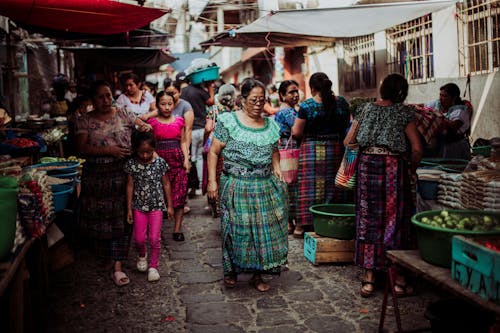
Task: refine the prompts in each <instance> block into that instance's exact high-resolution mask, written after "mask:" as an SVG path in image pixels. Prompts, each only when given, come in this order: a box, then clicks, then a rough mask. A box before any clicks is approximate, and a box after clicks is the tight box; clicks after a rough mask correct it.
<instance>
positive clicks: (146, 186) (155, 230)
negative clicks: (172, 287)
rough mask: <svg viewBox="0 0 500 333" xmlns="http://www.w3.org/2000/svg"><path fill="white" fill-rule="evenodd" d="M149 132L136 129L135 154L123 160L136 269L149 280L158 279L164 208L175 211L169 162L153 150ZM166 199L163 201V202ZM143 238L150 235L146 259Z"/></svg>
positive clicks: (144, 240)
mask: <svg viewBox="0 0 500 333" xmlns="http://www.w3.org/2000/svg"><path fill="white" fill-rule="evenodd" d="M155 146H156V145H155V139H154V136H153V134H152V133H148V132H137V133H135V135H134V137H133V141H132V149H133V151H134V157H133V158H131V159H130V160H128V161H127V163H126V164H125V172H126V173H127V174H128V180H127V217H128V222H129V223H133V224H134V240H135V246H136V249H137V253H138V254H139V258H138V259H137V269H138V270H139V271H141V272H145V271H146V270H147V271H148V281H158V280H159V279H160V274H159V273H158V259H159V257H160V248H161V245H160V239H161V235H160V234H161V225H162V220H163V211H164V210H167V214H168V218H172V217H173V215H174V208H173V204H172V194H171V189H170V182H169V180H168V177H167V170H168V165H167V162H165V160H164V159H162V158H161V157H159V156H158V155H157V154H155ZM165 203H166V204H165ZM146 239H149V248H150V251H149V263H148V260H147V255H146Z"/></svg>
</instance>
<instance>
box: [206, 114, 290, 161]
mask: <svg viewBox="0 0 500 333" xmlns="http://www.w3.org/2000/svg"><path fill="white" fill-rule="evenodd" d="M214 136H215V137H216V138H217V139H218V140H219V141H221V142H222V143H225V144H226V146H225V147H224V149H223V150H222V155H223V157H224V164H232V165H237V166H242V167H244V168H248V169H257V168H270V167H271V165H272V155H273V151H274V150H276V149H278V140H279V138H280V136H279V127H278V125H277V124H276V122H275V121H274V120H272V119H269V118H264V127H262V128H250V127H247V126H245V125H243V124H242V123H241V122H240V121H239V119H238V116H237V114H236V113H235V112H225V113H222V114H219V116H218V117H217V126H215V132H214Z"/></svg>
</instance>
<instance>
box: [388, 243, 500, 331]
mask: <svg viewBox="0 0 500 333" xmlns="http://www.w3.org/2000/svg"><path fill="white" fill-rule="evenodd" d="M387 258H388V259H389V260H390V261H391V262H392V263H393V264H394V265H398V266H400V267H404V268H406V269H408V270H409V271H411V272H412V273H413V274H415V275H416V276H418V277H421V278H423V279H425V280H427V281H428V282H430V283H432V284H434V285H436V286H437V287H439V288H441V289H442V290H444V291H446V292H449V293H450V294H452V295H454V296H456V297H459V298H461V299H464V300H466V301H467V302H469V303H472V304H474V305H476V306H479V307H481V308H482V309H485V310H487V311H489V312H492V313H494V314H495V315H496V316H497V317H500V305H498V304H496V303H493V302H490V301H487V300H485V299H483V298H481V297H479V296H478V295H476V294H474V293H473V292H471V291H470V290H468V289H465V288H464V287H462V285H461V284H460V283H458V282H457V281H455V280H453V279H452V277H451V271H450V269H447V268H442V267H438V266H434V265H431V264H429V263H427V262H425V261H423V260H422V258H421V257H420V254H419V253H418V251H416V250H415V251H387ZM394 279H395V274H394V269H393V267H391V268H389V270H388V274H387V283H386V290H385V292H384V300H383V302H382V310H381V314H380V323H379V332H382V330H383V327H384V319H385V312H386V309H387V299H388V294H389V292H391V294H392V300H393V305H394V315H395V317H396V324H397V327H398V332H402V328H401V317H400V314H399V307H398V303H397V297H396V295H395V293H394Z"/></svg>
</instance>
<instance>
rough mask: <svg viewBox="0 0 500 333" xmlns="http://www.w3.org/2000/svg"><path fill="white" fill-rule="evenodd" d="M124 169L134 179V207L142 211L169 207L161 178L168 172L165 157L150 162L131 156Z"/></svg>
mask: <svg viewBox="0 0 500 333" xmlns="http://www.w3.org/2000/svg"><path fill="white" fill-rule="evenodd" d="M124 170H125V172H126V173H127V174H129V175H130V176H132V178H133V179H134V193H133V196H132V208H133V209H137V210H140V211H141V212H151V211H155V210H165V209H167V207H166V205H165V195H164V193H163V184H162V182H161V178H162V176H163V175H165V174H166V173H167V170H168V165H167V162H165V160H164V159H163V158H161V157H159V156H158V157H156V158H155V159H154V160H153V161H152V162H151V163H149V164H143V163H141V162H139V161H138V160H137V159H136V158H131V159H129V160H128V161H127V162H126V163H125V167H124Z"/></svg>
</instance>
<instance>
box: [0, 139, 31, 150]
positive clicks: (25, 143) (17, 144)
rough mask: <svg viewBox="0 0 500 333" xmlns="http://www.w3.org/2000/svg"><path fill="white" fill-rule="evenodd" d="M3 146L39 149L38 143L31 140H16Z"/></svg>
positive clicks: (5, 142) (7, 141)
mask: <svg viewBox="0 0 500 333" xmlns="http://www.w3.org/2000/svg"><path fill="white" fill-rule="evenodd" d="M3 144H5V145H9V146H14V147H17V148H28V147H38V143H37V142H35V141H33V140H30V139H26V138H14V139H9V140H5V141H4V142H3Z"/></svg>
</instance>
